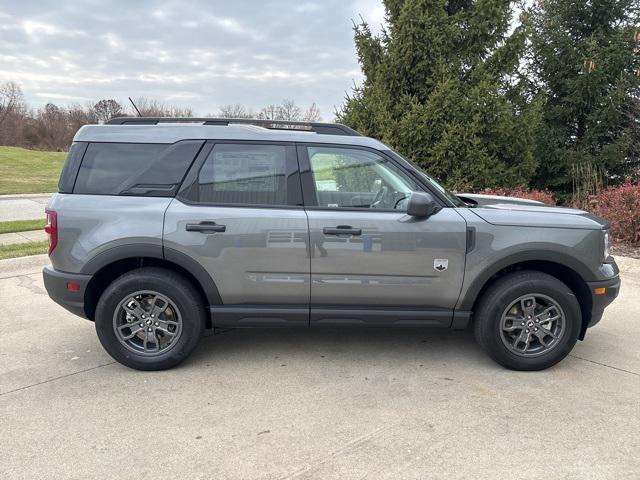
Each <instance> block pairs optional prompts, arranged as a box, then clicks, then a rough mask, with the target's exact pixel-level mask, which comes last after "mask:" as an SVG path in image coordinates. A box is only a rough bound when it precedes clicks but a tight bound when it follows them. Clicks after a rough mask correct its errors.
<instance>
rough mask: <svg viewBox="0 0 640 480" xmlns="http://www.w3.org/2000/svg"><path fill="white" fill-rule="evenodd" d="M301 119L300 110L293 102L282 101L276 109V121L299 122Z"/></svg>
mask: <svg viewBox="0 0 640 480" xmlns="http://www.w3.org/2000/svg"><path fill="white" fill-rule="evenodd" d="M301 117H302V110H301V109H300V107H299V106H298V105H296V102H295V101H294V100H287V99H285V100H283V101H282V104H280V106H279V107H278V120H290V121H292V122H295V121H299V120H300V118H301Z"/></svg>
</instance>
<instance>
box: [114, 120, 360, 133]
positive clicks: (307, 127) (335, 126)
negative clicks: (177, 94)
mask: <svg viewBox="0 0 640 480" xmlns="http://www.w3.org/2000/svg"><path fill="white" fill-rule="evenodd" d="M159 123H200V124H202V125H219V126H227V125H231V124H238V123H240V124H244V125H257V126H260V127H264V128H269V129H273V130H301V131H304V132H315V133H317V134H320V135H348V136H358V137H360V136H362V135H361V134H360V133H359V132H357V131H356V130H354V129H353V128H349V127H347V126H346V125H342V124H340V123H317V122H297V121H290V120H258V119H254V118H191V117H118V118H112V119H111V120H109V121H108V122H107V124H108V125H158V124H159Z"/></svg>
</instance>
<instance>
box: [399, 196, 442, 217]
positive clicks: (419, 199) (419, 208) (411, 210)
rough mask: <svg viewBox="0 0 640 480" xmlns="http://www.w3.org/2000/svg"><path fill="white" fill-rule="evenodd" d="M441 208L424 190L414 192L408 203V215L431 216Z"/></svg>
mask: <svg viewBox="0 0 640 480" xmlns="http://www.w3.org/2000/svg"><path fill="white" fill-rule="evenodd" d="M439 210H440V206H439V205H438V204H437V203H436V201H435V200H434V199H433V197H432V196H431V195H430V194H428V193H424V192H413V193H412V194H411V197H410V198H409V204H408V205H407V215H411V216H412V217H416V218H426V217H430V216H431V215H433V214H435V213H437V212H438V211H439Z"/></svg>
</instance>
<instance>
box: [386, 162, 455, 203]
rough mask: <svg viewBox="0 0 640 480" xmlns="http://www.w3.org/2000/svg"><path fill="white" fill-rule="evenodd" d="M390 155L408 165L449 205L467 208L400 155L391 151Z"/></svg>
mask: <svg viewBox="0 0 640 480" xmlns="http://www.w3.org/2000/svg"><path fill="white" fill-rule="evenodd" d="M391 153H392V154H393V156H395V157H396V158H398V159H401V160H404V161H405V162H407V163H409V164H410V165H411V166H412V167H413V168H414V169H415V171H416V173H418V174H419V175H420V177H422V178H423V179H424V180H425V181H426V182H427V183H428V184H429V185H430V186H431V187H432V188H433V189H434V190H436V191H437V192H438V193H439V194H441V195H442V196H443V197H445V198H446V199H447V200H449V201H450V202H451V203H453V205H454V206H456V207H466V206H468V205H467V204H466V203H464V202H463V201H462V200H460V199H459V198H458V197H457V196H456V195H454V194H453V193H451V192H450V191H449V190H447V189H446V188H445V187H443V186H442V185H440V184H439V183H438V182H437V181H436V180H434V179H433V178H431V177H430V176H429V175H427V174H426V173H424V172H423V171H422V169H421V168H420V167H419V166H418V165H416V164H415V163H413V162H412V161H410V160H407V159H406V158H404V157H401V156H400V155H398V154H397V153H396V152H394V151H393V150H391Z"/></svg>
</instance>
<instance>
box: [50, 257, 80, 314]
mask: <svg viewBox="0 0 640 480" xmlns="http://www.w3.org/2000/svg"><path fill="white" fill-rule="evenodd" d="M42 277H43V279H44V288H46V289H47V293H48V294H49V297H51V299H52V300H53V301H54V302H56V303H57V304H58V305H61V306H63V307H64V308H66V309H67V310H69V311H70V312H71V313H73V314H74V315H78V316H79V317H83V318H87V315H86V313H85V311H84V294H85V291H86V289H87V285H88V284H89V280H91V275H78V274H76V273H66V272H59V271H58V270H56V269H54V268H53V267H52V266H51V265H48V266H46V267H44V269H43V270H42ZM69 284H76V285H78V290H77V291H72V290H69V288H68V285H69Z"/></svg>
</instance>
